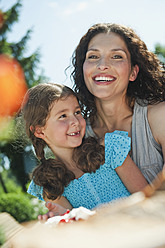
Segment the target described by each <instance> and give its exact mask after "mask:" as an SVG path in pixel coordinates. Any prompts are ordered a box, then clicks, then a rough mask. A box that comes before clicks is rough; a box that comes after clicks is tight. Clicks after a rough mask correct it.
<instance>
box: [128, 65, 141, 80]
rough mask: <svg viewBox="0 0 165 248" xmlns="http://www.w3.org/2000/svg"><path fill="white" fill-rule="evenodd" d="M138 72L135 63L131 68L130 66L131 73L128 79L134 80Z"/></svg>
mask: <svg viewBox="0 0 165 248" xmlns="http://www.w3.org/2000/svg"><path fill="white" fill-rule="evenodd" d="M138 73H139V66H138V65H135V66H134V67H133V68H132V72H131V75H130V77H129V81H132V82H133V81H135V79H136V78H137V75H138Z"/></svg>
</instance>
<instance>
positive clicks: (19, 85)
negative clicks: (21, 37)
mask: <svg viewBox="0 0 165 248" xmlns="http://www.w3.org/2000/svg"><path fill="white" fill-rule="evenodd" d="M27 89H28V88H27V85H26V81H25V76H24V72H23V69H22V68H21V65H20V64H19V63H18V61H17V60H16V59H14V58H11V57H9V56H8V55H5V54H1V55H0V116H13V115H14V114H15V113H16V112H17V111H18V110H19V109H20V107H21V103H22V100H23V97H24V95H25V93H26V91H27Z"/></svg>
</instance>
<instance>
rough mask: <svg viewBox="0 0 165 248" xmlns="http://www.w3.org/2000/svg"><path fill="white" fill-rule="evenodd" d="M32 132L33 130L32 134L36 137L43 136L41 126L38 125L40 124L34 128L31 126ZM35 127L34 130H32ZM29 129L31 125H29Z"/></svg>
mask: <svg viewBox="0 0 165 248" xmlns="http://www.w3.org/2000/svg"><path fill="white" fill-rule="evenodd" d="M32 129H33V132H34V135H35V136H36V137H37V138H40V139H43V138H44V133H43V128H42V127H40V126H36V127H35V128H33V127H32ZM34 129H35V130H34ZM30 130H31V126H30ZM31 131H32V130H31Z"/></svg>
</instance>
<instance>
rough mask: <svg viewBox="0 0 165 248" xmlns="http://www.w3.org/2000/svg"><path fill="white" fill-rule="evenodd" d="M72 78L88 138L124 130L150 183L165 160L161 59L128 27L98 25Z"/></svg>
mask: <svg viewBox="0 0 165 248" xmlns="http://www.w3.org/2000/svg"><path fill="white" fill-rule="evenodd" d="M72 62H73V67H74V70H73V72H72V77H73V80H74V90H75V92H76V93H77V94H78V97H79V99H80V102H81V107H82V109H83V113H84V117H85V118H86V119H87V135H90V136H91V135H92V136H97V137H99V138H100V139H102V137H104V135H105V133H107V132H113V131H114V130H124V131H127V132H128V133H129V136H130V137H131V139H132V149H131V153H130V155H131V157H132V159H133V161H134V162H135V164H137V166H138V167H139V168H140V170H141V171H142V173H143V175H144V176H145V178H146V179H147V181H148V182H149V183H151V182H152V181H153V179H154V178H155V177H156V175H157V174H158V173H159V172H160V171H161V170H162V168H163V164H164V158H165V132H164V127H165V103H164V99H165V80H164V70H163V66H162V65H161V63H160V61H159V60H158V59H157V57H156V55H154V54H153V53H152V52H149V51H148V50H147V47H146V45H145V43H144V42H143V41H141V39H140V38H139V37H138V36H137V35H136V33H135V32H134V31H133V30H132V29H130V28H128V27H125V26H122V25H118V24H111V23H104V24H96V25H94V26H92V27H91V28H90V29H89V30H88V32H87V33H86V34H85V35H84V36H83V37H82V38H81V40H80V43H79V44H78V46H77V48H76V50H75V53H74V55H73V60H72Z"/></svg>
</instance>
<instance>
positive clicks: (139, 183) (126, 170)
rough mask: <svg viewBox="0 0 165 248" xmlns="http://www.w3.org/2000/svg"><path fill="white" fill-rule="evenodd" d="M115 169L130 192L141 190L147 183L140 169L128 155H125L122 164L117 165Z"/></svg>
mask: <svg viewBox="0 0 165 248" xmlns="http://www.w3.org/2000/svg"><path fill="white" fill-rule="evenodd" d="M115 171H116V172H117V174H118V175H119V177H120V179H121V180H122V182H123V183H124V185H125V187H126V188H127V189H128V191H129V192H130V193H135V192H138V191H141V190H142V189H143V188H144V187H145V186H147V185H148V183H147V181H146V179H145V178H144V176H143V174H142V173H141V171H140V169H139V168H138V167H137V166H136V164H135V163H134V162H133V160H132V159H131V158H130V156H129V155H128V156H127V157H126V159H125V161H124V163H123V164H122V166H119V167H117V168H116V169H115Z"/></svg>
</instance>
